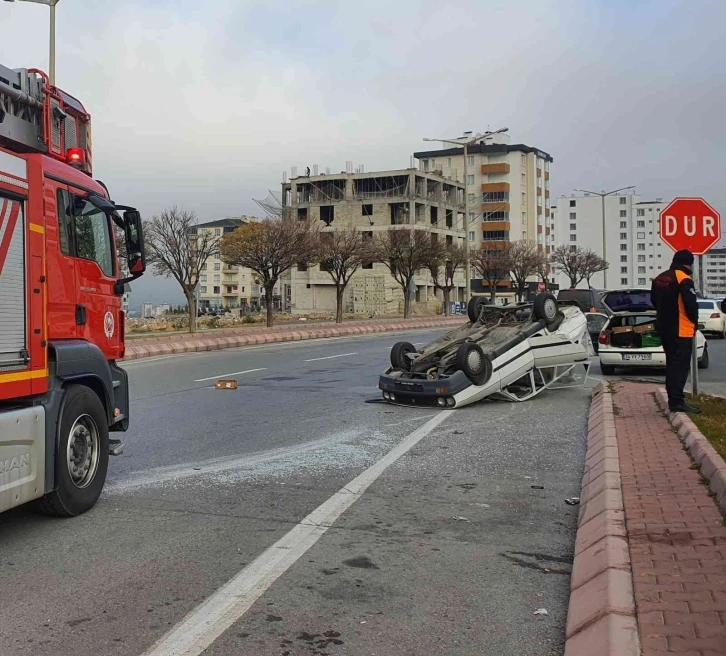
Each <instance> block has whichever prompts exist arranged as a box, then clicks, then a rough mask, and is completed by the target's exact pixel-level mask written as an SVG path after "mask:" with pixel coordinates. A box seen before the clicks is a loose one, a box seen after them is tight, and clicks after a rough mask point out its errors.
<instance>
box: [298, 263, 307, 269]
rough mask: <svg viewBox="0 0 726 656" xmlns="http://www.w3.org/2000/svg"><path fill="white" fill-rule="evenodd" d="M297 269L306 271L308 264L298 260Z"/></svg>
mask: <svg viewBox="0 0 726 656" xmlns="http://www.w3.org/2000/svg"><path fill="white" fill-rule="evenodd" d="M297 270H298V271H307V270H308V265H307V264H305V262H298V263H297Z"/></svg>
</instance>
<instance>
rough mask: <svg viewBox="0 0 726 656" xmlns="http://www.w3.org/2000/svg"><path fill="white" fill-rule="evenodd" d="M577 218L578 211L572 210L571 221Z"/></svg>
mask: <svg viewBox="0 0 726 656" xmlns="http://www.w3.org/2000/svg"><path fill="white" fill-rule="evenodd" d="M575 219H577V212H570V221H574V220H575Z"/></svg>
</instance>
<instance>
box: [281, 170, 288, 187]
mask: <svg viewBox="0 0 726 656" xmlns="http://www.w3.org/2000/svg"><path fill="white" fill-rule="evenodd" d="M282 182H283V184H284V183H285V182H287V171H283V172H282Z"/></svg>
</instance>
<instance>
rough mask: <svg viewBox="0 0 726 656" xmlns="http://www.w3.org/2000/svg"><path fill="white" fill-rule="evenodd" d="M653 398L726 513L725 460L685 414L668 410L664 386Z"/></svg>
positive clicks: (719, 505) (722, 510)
mask: <svg viewBox="0 0 726 656" xmlns="http://www.w3.org/2000/svg"><path fill="white" fill-rule="evenodd" d="M714 396H718V395H714ZM655 400H656V403H658V405H659V406H660V407H661V410H663V412H665V414H666V417H667V418H668V421H670V422H671V425H672V426H673V427H674V428H675V429H676V430H677V432H678V437H679V438H680V440H681V442H683V445H684V446H685V448H686V450H687V451H688V454H689V455H690V456H691V459H692V460H693V461H694V462H695V463H696V464H697V465H699V467H700V470H699V471H700V473H701V476H703V478H705V479H706V480H707V481H708V486H709V487H710V488H711V491H712V492H713V493H714V494H715V495H716V503H717V505H718V507H719V508H720V509H721V512H723V513H726V461H724V459H723V458H722V457H721V456H720V455H719V454H718V453H717V451H716V449H714V448H713V447H712V446H711V443H710V442H709V441H708V440H707V439H706V437H705V436H704V434H703V433H702V432H701V431H700V430H698V427H697V426H696V424H694V423H693V421H691V419H690V417H689V416H688V415H687V414H685V413H683V412H671V411H670V410H668V395H667V394H666V391H665V388H664V387H661V388H659V389H658V391H657V392H656V394H655Z"/></svg>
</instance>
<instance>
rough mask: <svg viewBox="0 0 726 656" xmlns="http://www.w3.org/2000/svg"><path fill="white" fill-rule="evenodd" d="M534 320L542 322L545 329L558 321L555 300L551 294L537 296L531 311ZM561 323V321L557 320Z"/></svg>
mask: <svg viewBox="0 0 726 656" xmlns="http://www.w3.org/2000/svg"><path fill="white" fill-rule="evenodd" d="M532 313H533V315H534V318H535V319H537V320H538V321H544V322H545V324H546V325H547V327H548V328H549V327H550V326H554V325H555V322H557V320H558V314H560V312H559V310H558V309H557V299H555V297H554V296H553V295H552V294H537V296H536V297H535V299H534V307H533V309H532ZM559 321H560V323H562V319H560V320H559Z"/></svg>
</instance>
